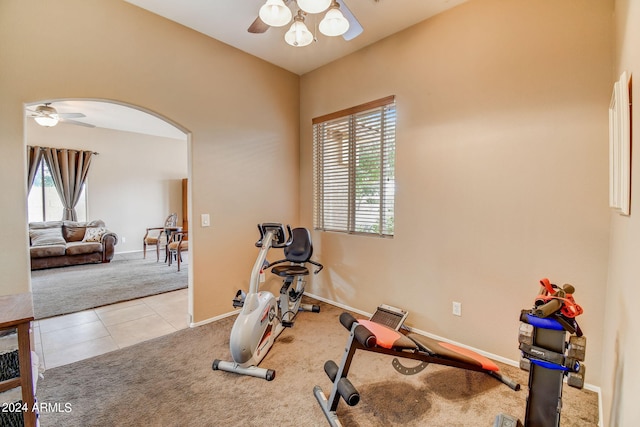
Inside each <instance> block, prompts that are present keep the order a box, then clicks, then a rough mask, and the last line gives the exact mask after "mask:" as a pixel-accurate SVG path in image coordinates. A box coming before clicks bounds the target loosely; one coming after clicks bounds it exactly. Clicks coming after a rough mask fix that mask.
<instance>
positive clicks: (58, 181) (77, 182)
mask: <svg viewBox="0 0 640 427" xmlns="http://www.w3.org/2000/svg"><path fill="white" fill-rule="evenodd" d="M92 155H93V152H91V151H76V150H67V149H66V148H60V149H58V148H45V149H44V159H45V161H46V162H47V166H49V170H50V171H51V177H52V178H53V183H54V185H55V186H56V190H58V195H59V196H60V200H61V201H62V205H63V206H64V213H63V215H62V220H71V221H77V219H78V217H77V215H76V210H75V206H76V204H77V203H78V199H80V193H81V192H82V186H83V185H84V183H85V181H86V180H87V174H88V173H89V165H90V164H91V156H92Z"/></svg>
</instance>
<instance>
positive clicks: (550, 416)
mask: <svg viewBox="0 0 640 427" xmlns="http://www.w3.org/2000/svg"><path fill="white" fill-rule="evenodd" d="M520 320H521V322H522V324H521V327H520V334H519V338H518V341H519V342H520V350H521V351H522V359H521V362H520V367H521V368H523V369H528V370H529V396H528V397H527V409H526V414H525V421H524V425H525V427H555V426H559V425H560V413H561V411H562V387H563V384H564V377H565V376H567V384H568V385H570V386H572V387H576V388H582V387H583V386H584V374H585V366H584V364H582V363H581V361H583V360H584V356H585V347H586V337H584V336H582V334H581V333H580V332H579V328H571V327H569V330H567V324H566V322H563V321H558V320H557V319H556V318H554V317H549V318H539V317H536V316H533V315H532V314H530V312H529V311H528V310H523V311H522V313H521V316H520ZM576 329H578V334H577V335H576ZM567 335H569V340H567Z"/></svg>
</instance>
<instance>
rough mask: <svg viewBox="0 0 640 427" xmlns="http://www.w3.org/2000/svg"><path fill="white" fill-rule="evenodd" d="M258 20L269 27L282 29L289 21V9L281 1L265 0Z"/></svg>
mask: <svg viewBox="0 0 640 427" xmlns="http://www.w3.org/2000/svg"><path fill="white" fill-rule="evenodd" d="M259 16H260V19H262V21H263V22H264V23H265V24H267V25H269V26H271V27H282V26H283V25H287V23H289V21H291V9H289V8H288V7H287V5H285V4H284V1H283V0H267V2H266V3H265V4H264V5H262V7H261V8H260V12H259Z"/></svg>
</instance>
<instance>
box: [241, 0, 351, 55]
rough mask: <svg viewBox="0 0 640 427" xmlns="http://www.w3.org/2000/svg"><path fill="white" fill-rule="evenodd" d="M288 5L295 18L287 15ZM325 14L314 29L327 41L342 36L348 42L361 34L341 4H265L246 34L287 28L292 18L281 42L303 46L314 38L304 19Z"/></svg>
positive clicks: (290, 0)
mask: <svg viewBox="0 0 640 427" xmlns="http://www.w3.org/2000/svg"><path fill="white" fill-rule="evenodd" d="M291 4H294V5H297V7H298V11H297V14H296V15H295V16H293V13H292V12H291V9H290V5H291ZM325 11H326V14H325V15H324V18H323V19H322V21H321V22H320V25H319V26H318V27H319V30H320V32H321V33H322V34H324V35H326V36H330V37H335V36H342V37H343V38H344V39H345V40H351V39H353V38H355V37H357V36H359V35H360V34H361V33H362V31H363V29H362V26H361V25H360V23H359V22H358V20H357V19H356V17H355V16H354V15H353V13H351V10H349V8H348V7H347V5H346V4H345V3H344V0H267V1H266V3H265V4H264V5H263V6H262V7H261V8H260V13H259V15H258V17H257V18H256V19H255V21H253V23H252V24H251V25H250V26H249V28H248V29H247V31H249V32H250V33H264V32H265V31H267V30H268V29H269V27H282V26H284V25H287V24H288V23H290V22H291V18H292V17H293V24H292V25H291V28H290V29H289V31H287V33H286V34H285V41H286V42H287V43H288V44H290V45H291V46H295V47H302V46H307V45H309V44H310V43H311V42H312V41H314V40H315V37H314V35H313V34H311V32H310V31H309V30H308V29H307V26H306V25H305V23H304V21H305V17H306V16H307V15H308V14H318V13H323V12H325Z"/></svg>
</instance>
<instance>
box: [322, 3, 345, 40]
mask: <svg viewBox="0 0 640 427" xmlns="http://www.w3.org/2000/svg"><path fill="white" fill-rule="evenodd" d="M318 28H319V29H320V32H321V33H322V34H324V35H325V36H330V37H334V36H341V35H343V34H344V33H346V32H347V30H348V29H349V21H347V18H345V17H344V15H343V14H342V12H340V9H338V8H331V9H329V11H328V12H327V14H326V15H325V17H324V19H323V20H322V21H320V25H319V26H318Z"/></svg>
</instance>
